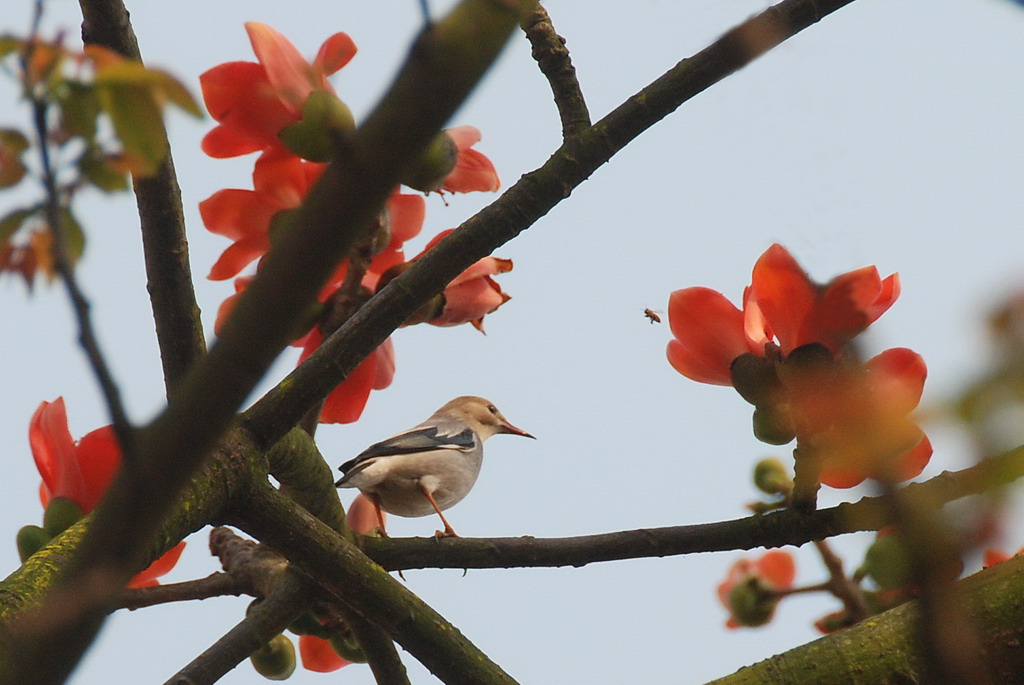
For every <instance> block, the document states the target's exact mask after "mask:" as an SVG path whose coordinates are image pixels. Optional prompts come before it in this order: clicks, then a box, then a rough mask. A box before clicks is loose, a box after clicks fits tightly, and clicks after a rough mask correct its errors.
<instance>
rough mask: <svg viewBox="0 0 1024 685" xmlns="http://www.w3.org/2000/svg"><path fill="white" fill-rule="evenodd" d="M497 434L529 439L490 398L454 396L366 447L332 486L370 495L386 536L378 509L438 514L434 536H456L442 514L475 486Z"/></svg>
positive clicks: (399, 513)
mask: <svg viewBox="0 0 1024 685" xmlns="http://www.w3.org/2000/svg"><path fill="white" fill-rule="evenodd" d="M498 433H506V434H510V435H521V436H523V437H525V438H533V436H532V435H530V434H529V433H527V432H526V431H524V430H522V429H521V428H516V427H515V426H513V425H512V424H511V423H509V421H508V419H506V418H505V417H504V416H502V414H501V412H500V411H498V409H497V407H495V406H494V404H492V403H491V402H490V401H488V400H485V399H484V398H482V397H474V396H471V395H465V396H462V397H456V398H455V399H453V400H452V401H450V402H448V403H447V404H445V405H444V406H443V407H441V408H440V409H438V410H437V411H436V412H434V413H433V414H432V415H431V416H430V418H428V419H427V420H426V421H424V422H423V423H421V424H419V425H417V426H414V427H412V428H410V429H409V430H407V431H404V432H402V433H399V434H398V435H395V436H393V437H390V438H388V439H387V440H383V441H381V442H378V443H375V444H373V445H370V446H369V447H367V448H366V449H365V450H363V451H362V452H360V453H359V454H358V455H356V456H355V457H354V458H352V459H349V460H348V461H346V462H345V463H344V464H342V465H341V466H339V467H338V470H340V471H341V472H342V474H343V475H342V477H341V478H339V479H338V481H337V482H336V483H335V486H336V487H339V488H359V490H360V492H362V493H363V494H364V495H366V496H367V497H368V498H369V500H370V501H371V502H372V503H373V506H374V508H375V510H376V512H377V520H378V521H379V523H380V533H381V535H383V536H384V537H387V532H386V531H385V529H384V517H383V515H382V514H381V511H382V510H383V511H386V512H388V513H389V514H395V515H396V516H405V517H410V518H414V517H418V516H429V515H430V514H433V513H436V514H437V515H438V516H440V517H441V522H442V523H443V524H444V530H443V531H440V530H439V531H437V532H436V536H437V537H458V535H457V534H456V532H455V530H454V529H453V528H452V527H451V524H449V523H448V520H447V519H446V518H445V517H444V514H442V513H441V512H442V511H444V510H445V509H447V508H449V507H451V506H453V505H455V504H458V503H459V502H461V501H462V499H463V498H464V497H465V496H466V495H467V494H468V493H469V491H470V490H471V489H472V488H473V484H474V483H476V479H477V476H478V475H479V474H480V465H481V463H482V462H483V456H484V452H483V444H484V441H485V440H486V439H487V438H489V437H491V436H492V435H497V434H498ZM534 439H535V438H534Z"/></svg>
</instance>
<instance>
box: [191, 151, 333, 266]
mask: <svg viewBox="0 0 1024 685" xmlns="http://www.w3.org/2000/svg"><path fill="white" fill-rule="evenodd" d="M323 168H324V165H323V164H314V163H312V162H307V161H305V160H302V159H299V158H298V157H295V156H294V155H291V154H288V153H286V152H285V151H283V150H276V151H272V152H266V153H264V154H262V155H260V157H259V159H257V160H256V164H255V166H254V167H253V172H252V181H253V188H254V190H240V189H235V188H229V189H226V190H218V191H217V192H216V193H214V194H213V195H211V196H210V197H208V198H207V199H205V200H203V201H202V202H200V203H199V213H200V215H201V216H202V218H203V225H205V226H206V228H207V230H209V231H210V232H211V233H216V234H217V235H222V236H224V237H225V238H230V239H231V240H233V241H234V242H233V243H232V244H231V245H230V246H229V247H228V248H227V249H226V250H224V252H223V253H222V254H221V256H220V257H219V258H218V259H217V261H216V263H215V264H214V265H213V268H212V269H210V275H209V276H208V278H210V279H211V280H214V281H222V280H225V279H227V278H231V277H232V276H235V275H237V274H238V272H240V271H241V270H242V269H244V268H245V267H246V266H248V265H249V264H250V263H252V262H253V261H254V260H256V259H258V258H259V257H262V256H263V255H264V254H266V252H267V251H268V250H269V249H270V223H271V220H272V219H273V218H274V215H275V214H277V213H278V212H280V211H281V210H283V209H291V208H294V207H298V206H299V205H300V204H302V201H303V200H304V199H305V197H306V194H307V193H308V192H309V189H310V188H311V187H312V185H313V183H314V182H315V181H316V179H317V178H319V176H320V174H321V173H322V172H323Z"/></svg>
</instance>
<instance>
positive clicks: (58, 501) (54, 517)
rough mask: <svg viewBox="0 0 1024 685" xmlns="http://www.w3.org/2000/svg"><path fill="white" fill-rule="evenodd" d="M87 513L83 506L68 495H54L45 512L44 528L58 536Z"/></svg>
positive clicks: (52, 534) (51, 534) (53, 535)
mask: <svg viewBox="0 0 1024 685" xmlns="http://www.w3.org/2000/svg"><path fill="white" fill-rule="evenodd" d="M84 515H85V514H83V513H82V507H80V506H78V505H77V504H75V502H74V501H72V500H70V499H68V498H67V497H54V498H53V499H52V500H50V503H49V504H48V505H46V511H45V512H44V513H43V528H44V529H45V530H46V532H47V533H48V534H49V535H50V536H51V537H57V536H58V535H60V534H61V533H63V532H64V531H65V530H67V529H68V528H70V527H71V526H73V525H74V524H76V523H78V520H79V519H81V518H82V517H83V516H84Z"/></svg>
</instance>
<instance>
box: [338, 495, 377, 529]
mask: <svg viewBox="0 0 1024 685" xmlns="http://www.w3.org/2000/svg"><path fill="white" fill-rule="evenodd" d="M378 513H379V514H380V518H377V514H378ZM386 519H387V514H386V513H385V512H383V511H378V509H377V508H376V507H375V506H373V502H371V501H370V499H369V498H368V497H367V496H366V495H364V494H363V493H359V494H358V495H356V496H355V498H354V499H353V500H352V504H350V505H348V510H347V511H346V512H345V525H347V526H348V527H349V530H353V531H355V532H357V533H359V534H361V535H367V534H369V533H370V532H371V531H373V530H374V529H375V528H376V529H379V528H380V526H381V524H383V523H385V521H386Z"/></svg>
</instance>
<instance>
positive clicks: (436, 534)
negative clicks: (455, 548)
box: [434, 526, 459, 540]
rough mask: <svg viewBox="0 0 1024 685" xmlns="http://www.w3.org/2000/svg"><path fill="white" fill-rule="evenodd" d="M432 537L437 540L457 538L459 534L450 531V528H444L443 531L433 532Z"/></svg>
mask: <svg viewBox="0 0 1024 685" xmlns="http://www.w3.org/2000/svg"><path fill="white" fill-rule="evenodd" d="M434 537H435V538H437V539H438V540H440V539H441V538H457V537H459V534H458V533H456V532H455V531H454V530H452V527H451V526H445V528H444V530H435V531H434Z"/></svg>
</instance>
